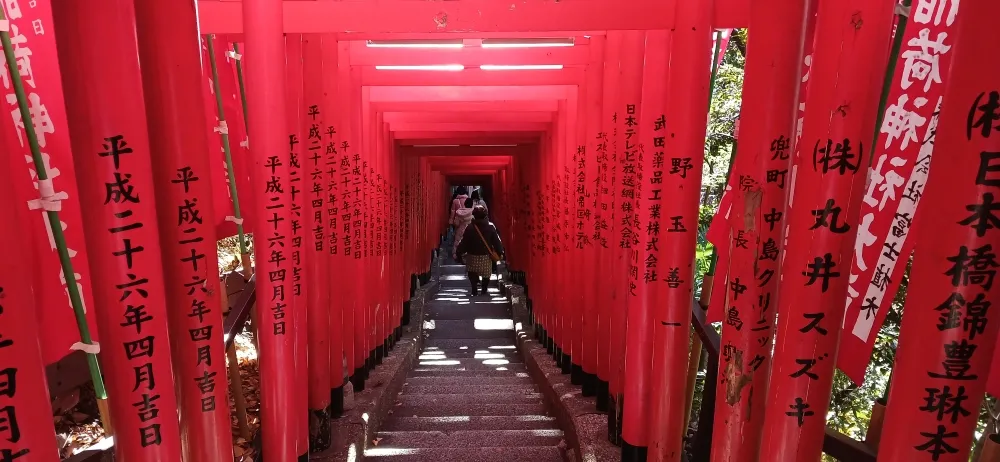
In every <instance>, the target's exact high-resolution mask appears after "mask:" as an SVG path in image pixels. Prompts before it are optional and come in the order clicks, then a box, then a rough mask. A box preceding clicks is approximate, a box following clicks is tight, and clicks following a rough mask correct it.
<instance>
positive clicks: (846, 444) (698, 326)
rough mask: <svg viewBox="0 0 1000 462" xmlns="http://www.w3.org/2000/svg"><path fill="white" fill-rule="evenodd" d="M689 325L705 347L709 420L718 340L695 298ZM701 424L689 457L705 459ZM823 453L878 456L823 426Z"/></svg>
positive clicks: (707, 436)
mask: <svg viewBox="0 0 1000 462" xmlns="http://www.w3.org/2000/svg"><path fill="white" fill-rule="evenodd" d="M691 327H693V328H694V331H695V333H697V334H698V337H700V338H701V343H702V344H703V345H704V346H705V350H706V352H707V353H708V364H707V365H706V367H708V368H709V370H708V372H709V373H708V376H707V377H706V380H711V381H712V383H706V385H705V390H706V393H708V392H710V393H711V395H712V396H703V397H702V405H703V407H704V405H705V404H708V405H710V406H709V407H711V409H703V410H702V411H701V412H700V415H701V417H702V418H706V417H707V418H709V419H710V420H711V419H712V416H713V415H714V413H715V409H714V408H715V382H716V381H717V380H718V378H717V374H716V373H713V372H716V371H718V368H719V350H720V349H721V346H720V345H721V343H722V339H721V338H720V337H719V334H718V333H716V332H715V329H714V328H712V326H711V325H710V324H708V323H706V322H705V310H704V309H703V308H702V307H701V305H699V304H698V301H697V300H694V301H693V303H692V305H691ZM707 411H711V412H707ZM702 423H705V421H704V420H701V419H699V422H698V434H697V435H696V436H695V444H694V447H695V450H694V452H695V454H692V458H691V460H693V461H701V460H708V459H709V451H711V447H710V442H711V435H712V433H711V432H712V425H702ZM699 443H700V444H699ZM823 452H825V453H826V454H827V455H829V456H831V457H833V458H835V459H838V460H844V461H851V462H875V459H876V457H877V455H878V453H877V452H876V451H875V450H873V449H872V448H871V447H869V446H868V445H866V444H865V443H863V442H861V441H858V440H855V439H854V438H851V437H850V436H847V435H845V434H843V433H840V432H838V431H837V430H834V429H832V428H827V429H826V435H825V436H824V437H823Z"/></svg>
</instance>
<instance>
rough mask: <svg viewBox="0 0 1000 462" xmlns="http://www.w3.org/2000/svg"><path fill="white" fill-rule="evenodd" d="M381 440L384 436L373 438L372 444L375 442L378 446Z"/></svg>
mask: <svg viewBox="0 0 1000 462" xmlns="http://www.w3.org/2000/svg"><path fill="white" fill-rule="evenodd" d="M379 441H382V438H375V439H373V440H372V444H374V445H375V446H378V443H379Z"/></svg>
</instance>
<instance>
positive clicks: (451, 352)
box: [417, 348, 521, 361]
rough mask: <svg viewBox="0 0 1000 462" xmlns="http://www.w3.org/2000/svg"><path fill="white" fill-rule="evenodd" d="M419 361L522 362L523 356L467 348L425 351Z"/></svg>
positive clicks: (508, 351)
mask: <svg viewBox="0 0 1000 462" xmlns="http://www.w3.org/2000/svg"><path fill="white" fill-rule="evenodd" d="M417 359H419V360H421V361H423V360H444V359H457V360H463V361H465V360H477V361H479V360H483V361H484V360H487V359H506V360H510V361H513V360H520V359H521V355H520V354H519V353H518V352H517V350H488V349H484V348H466V349H464V350H463V349H447V350H439V349H426V348H425V349H424V351H422V352H420V356H417Z"/></svg>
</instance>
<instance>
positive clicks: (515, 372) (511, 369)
mask: <svg viewBox="0 0 1000 462" xmlns="http://www.w3.org/2000/svg"><path fill="white" fill-rule="evenodd" d="M499 368H502V369H504V370H497V369H499ZM407 376H408V377H409V378H411V379H419V378H429V377H445V378H448V377H451V378H456V379H459V378H467V377H476V378H482V379H486V380H485V382H486V383H487V384H488V382H490V381H491V380H492V379H503V378H517V379H519V380H520V381H521V382H531V376H530V375H528V372H527V369H526V368H525V366H524V365H523V364H506V365H500V366H496V367H495V368H493V369H480V368H464V367H455V366H453V367H451V368H445V367H440V368H435V369H431V368H429V367H420V368H417V369H414V370H412V371H410V373H409V374H407Z"/></svg>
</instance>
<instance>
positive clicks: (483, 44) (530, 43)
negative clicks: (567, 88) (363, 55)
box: [366, 37, 576, 72]
mask: <svg viewBox="0 0 1000 462" xmlns="http://www.w3.org/2000/svg"><path fill="white" fill-rule="evenodd" d="M575 44H576V40H575V39H574V38H572V37H570V38H516V39H464V40H463V39H440V40H439V39H425V40H417V39H415V40H368V41H367V42H366V46H367V47H368V48H403V49H440V50H448V49H452V50H461V49H464V48H482V49H487V50H488V49H511V48H549V47H572V46H574V45H575ZM473 67H478V68H479V69H480V70H484V71H525V70H560V69H562V68H563V65H562V64H557V63H552V64H480V65H479V66H473ZM375 69H377V70H382V71H444V72H449V71H450V72H458V71H463V70H465V69H466V67H465V65H463V64H410V65H376V66H375Z"/></svg>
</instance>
